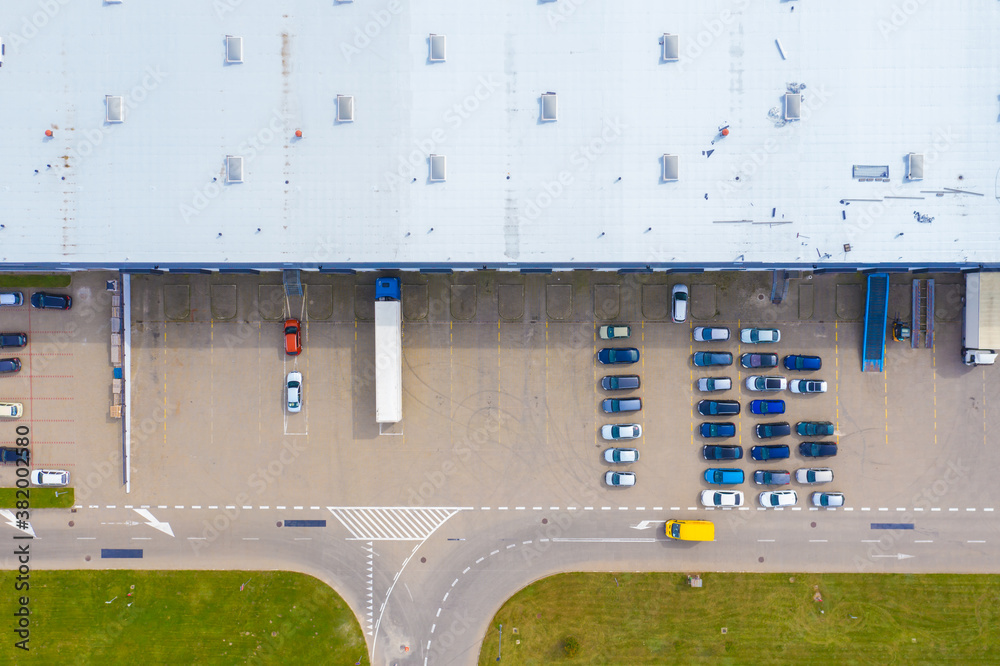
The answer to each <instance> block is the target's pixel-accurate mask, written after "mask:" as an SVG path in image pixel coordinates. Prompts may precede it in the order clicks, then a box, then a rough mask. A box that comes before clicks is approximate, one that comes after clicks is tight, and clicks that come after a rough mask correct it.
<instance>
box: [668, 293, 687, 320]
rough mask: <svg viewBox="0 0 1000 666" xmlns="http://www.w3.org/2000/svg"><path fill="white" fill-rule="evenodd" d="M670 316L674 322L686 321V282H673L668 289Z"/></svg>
mask: <svg viewBox="0 0 1000 666" xmlns="http://www.w3.org/2000/svg"><path fill="white" fill-rule="evenodd" d="M670 302H671V304H672V305H671V308H670V318H671V319H673V321H674V323H675V324H680V323H682V322H685V321H687V316H688V288H687V285H686V284H675V285H674V288H673V289H671V290H670Z"/></svg>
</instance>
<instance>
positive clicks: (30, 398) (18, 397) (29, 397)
mask: <svg viewBox="0 0 1000 666" xmlns="http://www.w3.org/2000/svg"><path fill="white" fill-rule="evenodd" d="M5 399H7V398H5ZM9 399H10V400H76V398H72V397H70V398H32V397H31V396H28V397H27V398H22V397H21V396H16V397H14V398H9Z"/></svg>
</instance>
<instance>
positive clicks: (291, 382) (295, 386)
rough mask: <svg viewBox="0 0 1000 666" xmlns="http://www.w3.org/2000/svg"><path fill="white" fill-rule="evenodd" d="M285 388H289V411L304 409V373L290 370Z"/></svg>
mask: <svg viewBox="0 0 1000 666" xmlns="http://www.w3.org/2000/svg"><path fill="white" fill-rule="evenodd" d="M285 388H287V389H288V411H290V412H301V411H302V373H301V372H289V373H288V379H287V380H286V381H285Z"/></svg>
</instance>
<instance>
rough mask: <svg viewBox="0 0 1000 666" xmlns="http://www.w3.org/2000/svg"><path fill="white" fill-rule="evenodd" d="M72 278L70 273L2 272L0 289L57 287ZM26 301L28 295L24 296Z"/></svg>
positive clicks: (67, 284)
mask: <svg viewBox="0 0 1000 666" xmlns="http://www.w3.org/2000/svg"><path fill="white" fill-rule="evenodd" d="M72 279H73V275H72V274H71V273H52V274H46V273H3V274H0V289H17V288H28V287H34V288H36V289H42V288H45V289H58V288H60V287H68V286H69V282H70V280H72ZM24 300H25V303H27V300H28V297H27V296H25V297H24Z"/></svg>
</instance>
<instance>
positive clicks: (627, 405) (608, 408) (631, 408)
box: [601, 398, 642, 414]
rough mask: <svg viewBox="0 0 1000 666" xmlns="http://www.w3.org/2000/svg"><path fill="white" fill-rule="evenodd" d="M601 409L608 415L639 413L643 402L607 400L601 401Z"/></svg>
mask: <svg viewBox="0 0 1000 666" xmlns="http://www.w3.org/2000/svg"><path fill="white" fill-rule="evenodd" d="M601 408H602V409H603V410H604V412H605V413H606V414H617V413H618V412H638V411H639V410H640V409H642V400H641V399H639V398H605V399H604V400H602V401H601Z"/></svg>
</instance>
